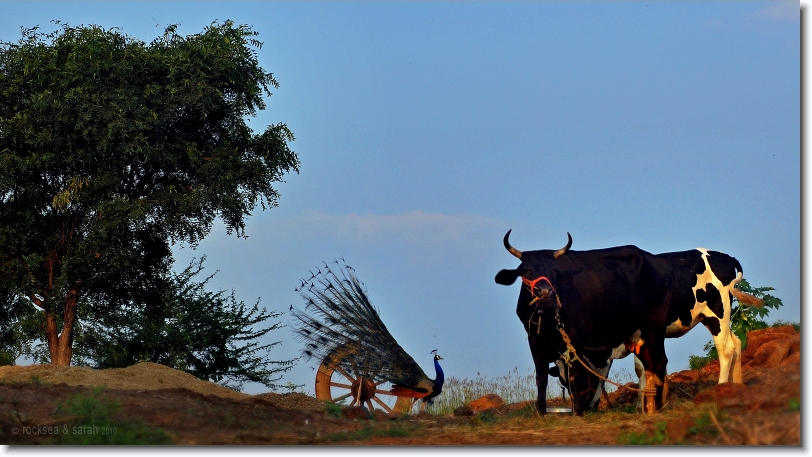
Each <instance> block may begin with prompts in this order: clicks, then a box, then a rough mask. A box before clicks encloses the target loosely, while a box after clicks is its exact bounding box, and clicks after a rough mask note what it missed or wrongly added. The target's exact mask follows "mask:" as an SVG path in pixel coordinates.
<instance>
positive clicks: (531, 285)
mask: <svg viewBox="0 0 812 457" xmlns="http://www.w3.org/2000/svg"><path fill="white" fill-rule="evenodd" d="M541 280H544V281H547V284H549V285H550V289H553V292H555V287H553V283H552V282H550V280H549V279H548V278H547V277H546V276H539V277H538V278H536V279H534V280H532V281H531V280H529V279H527V278H524V277H522V282H523V283H525V285H527V287H529V288H530V294H532V295H533V296H534V297H535V296H536V294H535V293H533V290H534V289H535V288H536V284H538V282H539V281H541Z"/></svg>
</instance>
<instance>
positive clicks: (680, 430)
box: [665, 416, 694, 444]
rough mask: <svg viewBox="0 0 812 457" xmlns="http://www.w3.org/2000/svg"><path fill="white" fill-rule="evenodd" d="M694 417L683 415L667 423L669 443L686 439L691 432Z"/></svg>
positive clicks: (666, 429)
mask: <svg viewBox="0 0 812 457" xmlns="http://www.w3.org/2000/svg"><path fill="white" fill-rule="evenodd" d="M693 425H694V419H693V418H692V417H691V416H682V417H679V418H677V419H671V420H670V421H668V422H667V423H666V424H665V434H666V435H667V436H668V444H676V443H679V442H680V441H682V440H684V439H685V437H687V436H688V433H690V432H691V427H693Z"/></svg>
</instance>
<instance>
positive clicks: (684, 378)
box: [668, 368, 718, 382]
mask: <svg viewBox="0 0 812 457" xmlns="http://www.w3.org/2000/svg"><path fill="white" fill-rule="evenodd" d="M717 370H718V368H717ZM701 377H702V375H701V373H700V371H699V370H682V371H678V372H676V373H671V375H669V376H668V382H696V381H699V379H700V378H701Z"/></svg>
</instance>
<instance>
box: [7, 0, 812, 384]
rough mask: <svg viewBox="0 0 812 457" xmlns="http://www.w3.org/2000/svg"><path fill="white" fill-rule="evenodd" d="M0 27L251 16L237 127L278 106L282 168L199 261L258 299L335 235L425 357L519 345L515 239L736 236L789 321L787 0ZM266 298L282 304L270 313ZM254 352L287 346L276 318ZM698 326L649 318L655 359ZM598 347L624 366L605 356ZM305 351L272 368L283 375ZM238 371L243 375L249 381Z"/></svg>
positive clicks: (793, 310)
mask: <svg viewBox="0 0 812 457" xmlns="http://www.w3.org/2000/svg"><path fill="white" fill-rule="evenodd" d="M0 11H2V13H3V14H0V39H3V40H9V41H14V40H16V39H18V38H19V36H20V27H21V26H24V27H31V26H34V25H40V26H41V27H42V28H44V29H46V30H50V29H52V28H53V27H54V26H53V25H52V24H51V23H50V21H51V20H61V21H63V22H67V23H69V24H71V25H79V24H99V25H102V26H104V27H120V28H121V29H122V30H123V31H124V32H125V33H127V34H129V35H132V36H135V37H138V38H140V39H142V40H144V41H150V40H151V39H153V38H154V37H156V36H158V35H159V34H161V33H162V31H163V28H164V27H165V26H167V25H170V24H180V27H179V31H180V33H182V34H191V33H197V32H200V31H201V30H202V29H203V28H204V27H205V26H206V25H208V24H210V23H211V22H212V21H215V20H219V21H222V20H225V19H232V20H234V21H235V22H236V23H238V24H248V25H251V26H252V27H253V28H254V30H256V31H258V32H259V34H260V35H259V37H258V38H259V39H260V41H262V42H264V46H263V47H262V49H261V50H260V51H259V61H260V64H261V65H262V66H263V68H265V69H266V70H267V71H271V72H273V73H274V75H275V77H276V78H277V80H278V81H279V83H280V84H281V86H280V87H279V89H277V90H275V91H274V95H273V96H272V97H271V98H270V99H269V100H268V109H267V110H265V111H264V112H261V113H259V115H258V116H257V117H256V118H254V119H252V120H251V125H252V126H253V127H254V128H255V129H256V130H257V131H261V130H264V128H265V126H266V125H268V124H270V123H276V122H285V123H287V125H288V126H289V127H290V129H291V130H292V131H293V132H294V134H295V136H296V141H295V142H293V143H292V144H291V146H292V148H293V149H294V150H295V151H296V152H297V153H298V154H299V157H300V159H301V163H302V164H301V173H300V174H298V175H297V174H293V175H289V176H287V177H286V182H285V183H284V184H280V185H279V186H278V190H279V191H280V192H281V194H282V197H281V200H280V206H279V207H278V208H274V209H271V210H268V211H265V212H263V211H261V210H259V209H258V210H257V211H255V213H254V215H253V216H251V217H250V218H249V219H248V225H247V230H246V232H247V234H248V236H249V237H248V239H237V238H236V237H234V236H228V235H226V233H225V230H224V229H223V228H222V226H221V225H218V226H217V227H216V228H215V229H214V230H213V231H212V233H211V234H210V235H209V237H208V238H207V239H206V240H204V241H203V242H202V243H201V244H200V246H199V247H198V249H197V250H191V249H189V248H188V247H184V246H179V247H178V248H177V249H176V259H177V269H182V268H183V267H184V266H186V265H188V263H189V261H190V260H191V258H192V257H200V256H202V255H206V256H207V260H206V263H205V266H206V267H207V270H206V271H207V272H214V271H215V270H219V273H218V274H217V275H216V276H215V278H214V280H213V281H212V283H211V284H213V285H214V286H215V287H218V288H223V289H228V290H231V289H233V290H234V291H235V293H236V295H237V297H238V298H239V299H241V300H244V301H245V302H247V303H253V302H254V301H255V300H256V299H257V298H258V297H261V304H262V305H264V306H266V307H268V308H269V309H274V310H279V311H287V310H288V307H289V305H291V304H293V305H295V306H297V307H302V303H300V301H301V300H300V298H299V297H298V294H297V293H296V292H294V288H295V287H296V286H297V284H298V279H299V278H301V277H307V276H309V273H308V269H314V268H315V267H317V266H319V265H321V264H322V261H328V262H329V261H332V260H333V259H335V258H338V257H340V256H343V257H344V258H345V259H346V261H347V263H348V264H350V265H352V266H353V267H354V268H355V269H356V271H357V272H358V275H359V277H360V279H361V280H363V281H364V282H365V283H366V284H367V287H368V289H369V294H370V298H371V300H372V301H373V303H375V304H376V306H377V307H378V308H379V309H380V311H381V316H382V319H383V321H384V323H385V324H386V325H387V326H388V328H389V330H390V332H391V333H392V334H393V335H394V336H395V338H396V339H397V340H398V342H399V343H400V344H401V345H402V346H403V347H404V349H406V351H407V352H409V353H410V354H411V355H412V356H413V357H414V358H415V359H416V360H417V361H418V362H419V363H420V364H421V365H422V366H423V367H424V369H425V370H427V372H428V374H429V375H433V370H431V355H430V354H429V352H430V351H431V350H432V349H438V350H439V353H440V354H442V356H443V357H444V358H445V359H444V360H443V362H444V363H443V367H444V368H445V371H446V374H447V376H449V375H456V376H460V377H474V376H476V374H477V373H481V374H483V375H487V376H499V375H504V374H506V373H507V372H508V371H510V370H512V369H513V368H514V367H518V368H519V370H520V371H521V372H526V371H527V369H528V368H529V367H531V366H532V363H531V358H530V353H529V349H528V348H527V343H526V337H525V335H524V332H523V330H522V325H521V323H520V322H519V321H518V319H517V318H516V315H515V312H514V311H515V304H516V299H517V297H518V293H519V289H518V287H519V286H518V285H514V286H513V287H505V286H500V285H497V284H496V283H495V282H494V276H495V274H496V272H498V271H499V270H500V269H502V268H515V266H516V265H517V261H516V259H515V258H514V257H512V256H511V255H510V254H508V253H507V252H506V251H505V250H504V248H503V247H502V242H501V239H502V236H504V234H505V232H506V231H507V230H508V229H513V234H512V236H511V241H512V243H513V244H514V246H516V247H517V248H519V249H521V250H533V249H558V248H560V247H561V246H563V245H564V244H565V242H566V233H567V232H570V233H571V234H572V236H573V240H574V242H573V246H572V249H575V250H586V249H596V248H604V247H610V246H618V245H625V244H634V245H637V246H638V247H640V248H642V249H645V250H647V251H649V252H653V253H659V252H667V251H678V250H686V249H691V248H695V247H707V248H710V249H714V250H719V251H722V252H726V253H728V254H731V255H733V256H735V257H736V258H737V259H738V260H739V261H740V262H741V263H742V265H743V267H744V272H745V278H746V279H748V280H749V281H750V282H751V284H752V285H754V286H772V287H774V288H775V289H776V290H775V291H774V295H775V296H777V297H779V298H781V299H782V300H783V302H784V307H783V308H782V309H780V310H778V311H773V312H772V314H771V315H770V319H769V320H770V321H773V320H777V319H782V320H789V321H800V300H801V294H800V285H801V271H800V268H801V243H800V240H801V233H800V227H801V217H800V215H801V199H800V196H801V170H800V166H801V160H800V150H801V142H800V132H801V120H800V106H801V104H800V100H801V96H800V67H801V66H800V41H801V36H800V22H799V15H798V12H797V11H798V3H797V2H796V3H792V2H788V3H776V2H766V3H762V2H744V3H734V2H718V3H700V2H686V3H658V2H629V3H604V2H596V3H586V2H576V3H566V2H563V3H548V2H537V3H533V2H521V3H505V2H499V3H487V2H476V3H458V2H451V3H424V2H414V3H367V2H354V3H331V2H314V3H299V2H294V3H276V2H247V3H239V2H228V3H218V2H188V3H187V2H135V3H123V2H122V3H104V2H88V3H78V2H59V3H49V2H20V3H18V2H2V3H0ZM281 320H282V321H283V322H288V315H287V314H285V315H284V316H282V317H281ZM270 340H272V341H282V345H281V347H279V348H278V349H277V350H275V351H274V352H273V353H272V356H273V358H275V359H290V358H293V357H296V356H297V355H298V354H299V351H300V349H301V348H300V345H299V343H297V342H296V341H295V340H294V339H293V338H292V334H291V332H290V331H289V329H283V330H280V331H277V332H275V333H273V334H271V335H270ZM709 340H710V335H709V333H708V332H707V331H706V330H705V329H704V328H703V327H701V326H699V327H698V328H696V329H694V330H693V331H691V332H690V333H689V334H687V335H686V336H684V337H682V338H680V339H678V340H670V341H668V342H667V346H666V350H667V353H668V357H669V359H670V362H669V367H668V368H669V372H673V371H678V370H681V369H685V368H687V359H688V355H690V354H699V353H700V352H701V350H702V346H703V345H704V344H705V343H706V342H707V341H709ZM620 366H628V371H630V372H631V371H632V370H631V361H630V360H626V361H623V363H621V365H620ZM312 373H313V372H312V371H311V369H310V368H309V367H308V366H307V364H305V363H301V364H299V366H297V367H296V368H295V369H294V370H293V371H291V372H290V373H288V374H286V375H285V381H291V382H293V383H296V384H305V385H306V387H305V389H306V390H308V389H309V390H310V391H311V392H312V384H313V375H312ZM263 390H264V389H263V388H262V387H258V386H250V387H249V388H248V390H247V391H248V392H250V393H256V392H260V391H263Z"/></svg>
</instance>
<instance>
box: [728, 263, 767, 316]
mask: <svg viewBox="0 0 812 457" xmlns="http://www.w3.org/2000/svg"><path fill="white" fill-rule="evenodd" d="M736 266H737V267H738V270H739V274H737V275H736V279H734V280H733V281H731V282H730V293H731V294H733V296H734V297H735V298H736V300H738V301H739V303H740V304H741V305H743V306H753V307H756V308H761V307H762V306H764V300H762V299H760V298H758V297H756V296H754V295H750V294H748V293H747V292H742V291H741V290H739V289H738V288H737V287H736V284H738V283H739V282H741V280H742V268H741V265H740V264H739V262H738V261H737V262H736Z"/></svg>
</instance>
